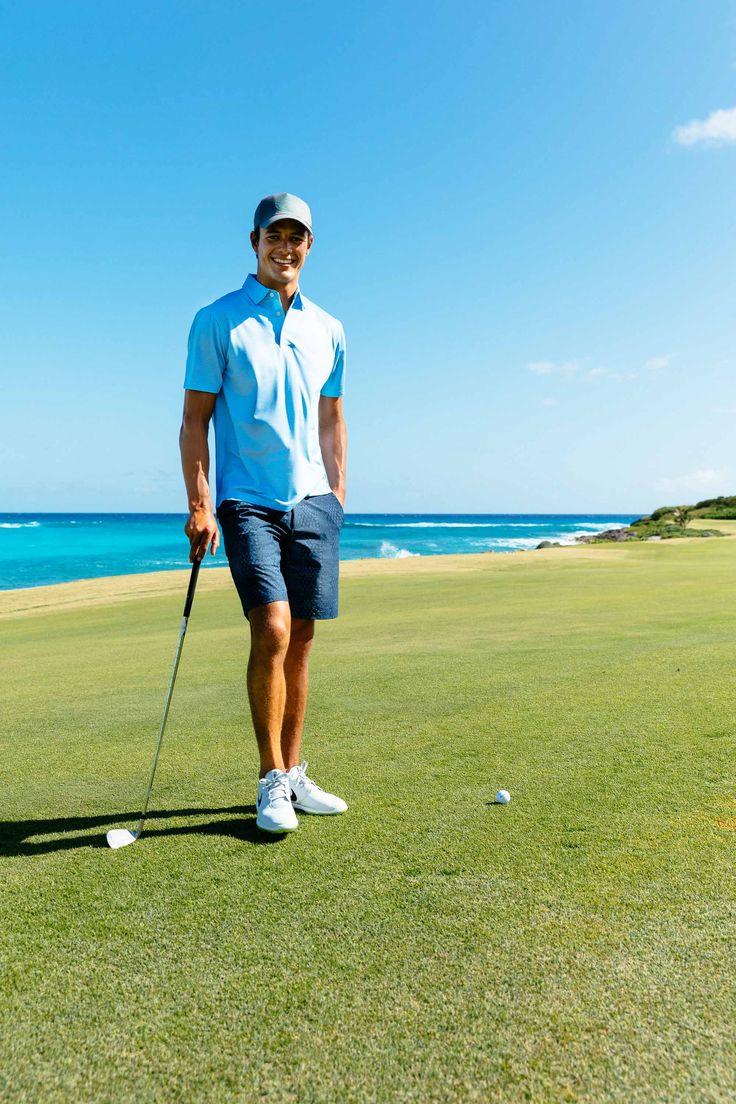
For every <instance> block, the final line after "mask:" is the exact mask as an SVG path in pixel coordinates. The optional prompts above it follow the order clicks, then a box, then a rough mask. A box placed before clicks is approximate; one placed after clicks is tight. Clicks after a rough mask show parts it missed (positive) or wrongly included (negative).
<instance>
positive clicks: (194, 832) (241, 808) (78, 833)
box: [0, 805, 283, 856]
mask: <svg viewBox="0 0 736 1104" xmlns="http://www.w3.org/2000/svg"><path fill="white" fill-rule="evenodd" d="M255 811H256V808H255V805H228V806H226V807H225V808H222V809H163V810H156V811H154V812H150V813H148V815H147V817H146V823H145V825H144V828H143V832H142V833H141V839H142V840H144V841H145V840H146V839H152V840H153V839H155V838H156V837H157V836H230V837H231V838H233V839H238V840H242V841H243V842H245V843H258V844H262V845H263V844H265V845H267V844H269V843H278V842H279V841H280V840H281V839H282V838H283V837H282V836H281V835H270V834H269V835H267V834H266V833H265V832H261V831H260V830H259V829H258V828H257V827H256V819H255ZM227 813H230V814H237V817H235V816H230V817H229V818H228V817H226V816H225V814H227ZM213 815H214V816H217V817H223V819H221V820H220V819H218V820H210V821H205V823H203V824H187V825H178V826H171V827H167V826H166V825H165V823H162V822H165V821H167V820H173V819H176V818H178V817H192V816H197V817H201V816H213ZM139 817H140V809H139V810H138V811H137V812H127V813H104V814H100V815H99V816H86V817H56V818H52V819H50V820H10V821H8V820H6V821H0V856H2V855H5V856H8V855H14V856H27V855H44V854H48V853H49V852H51V851H72V850H74V849H75V848H78V847H104V848H105V849H107V842H106V840H105V834H106V832H107V830H108V828H123V827H130V828H134V827H135V825H136V824H137V822H138V819H139ZM46 836H54V837H56V838H54V839H45V838H43V837H46ZM39 837H41V838H39Z"/></svg>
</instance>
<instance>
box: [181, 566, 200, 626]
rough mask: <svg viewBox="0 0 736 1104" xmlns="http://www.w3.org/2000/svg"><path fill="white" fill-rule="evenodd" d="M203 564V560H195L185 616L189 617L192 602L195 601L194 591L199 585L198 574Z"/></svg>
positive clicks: (190, 578)
mask: <svg viewBox="0 0 736 1104" xmlns="http://www.w3.org/2000/svg"><path fill="white" fill-rule="evenodd" d="M201 566H202V561H201V560H195V561H194V563H193V564H192V574H191V575H190V576H189V589H188V590H187V600H186V603H185V604H184V617H188V616H189V614H190V613H191V609H192V602H193V601H194V591H195V589H196V586H197V576H198V575H199V569H200V567H201Z"/></svg>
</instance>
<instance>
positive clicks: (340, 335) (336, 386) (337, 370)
mask: <svg viewBox="0 0 736 1104" xmlns="http://www.w3.org/2000/svg"><path fill="white" fill-rule="evenodd" d="M335 338H336V340H335V359H334V362H333V365H332V371H331V372H330V374H329V376H328V377H327V382H326V383H325V384H324V386H323V388H322V390H321V391H320V394H321V395H327V396H328V398H331V399H339V398H340V396H341V395H342V394H343V393H344V391H345V331H344V330H343V328H342V326H340V327H339V328H338V330H337V333H336V335H335Z"/></svg>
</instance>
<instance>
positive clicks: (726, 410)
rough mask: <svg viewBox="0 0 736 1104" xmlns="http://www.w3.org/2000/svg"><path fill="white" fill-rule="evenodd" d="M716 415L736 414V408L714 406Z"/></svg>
mask: <svg viewBox="0 0 736 1104" xmlns="http://www.w3.org/2000/svg"><path fill="white" fill-rule="evenodd" d="M713 413H714V414H736V406H714V407H713Z"/></svg>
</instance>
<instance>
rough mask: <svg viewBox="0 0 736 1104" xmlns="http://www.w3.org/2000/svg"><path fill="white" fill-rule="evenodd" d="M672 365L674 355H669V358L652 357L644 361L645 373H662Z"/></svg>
mask: <svg viewBox="0 0 736 1104" xmlns="http://www.w3.org/2000/svg"><path fill="white" fill-rule="evenodd" d="M671 363H672V353H668V354H667V356H658V357H650V358H649V360H646V361H644V371H645V372H661V371H663V370H664V369H665V368H669V366H670V364H671Z"/></svg>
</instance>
